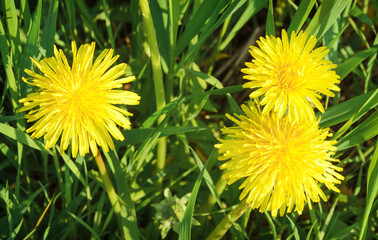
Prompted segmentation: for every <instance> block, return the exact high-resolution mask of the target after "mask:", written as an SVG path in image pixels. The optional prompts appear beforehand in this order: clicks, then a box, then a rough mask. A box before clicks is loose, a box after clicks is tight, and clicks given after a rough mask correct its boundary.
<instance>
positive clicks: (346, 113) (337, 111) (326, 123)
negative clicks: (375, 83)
mask: <svg viewBox="0 0 378 240" xmlns="http://www.w3.org/2000/svg"><path fill="white" fill-rule="evenodd" d="M375 91H376V90H375ZM375 91H374V90H372V91H370V92H367V93H365V94H362V95H360V96H357V97H354V98H352V99H349V100H347V101H345V102H342V103H339V104H337V105H335V106H332V107H329V108H327V109H326V111H325V112H324V113H323V114H321V115H317V116H321V120H320V122H319V125H320V127H322V128H325V127H330V126H334V125H336V124H338V123H341V122H344V121H346V120H348V119H350V118H352V117H353V116H354V115H355V114H356V112H358V111H359V109H361V108H362V106H363V105H364V104H365V103H366V102H367V101H368V99H370V98H371V97H372V96H373V94H374V93H375ZM371 103H372V104H373V105H372V106H375V105H374V102H373V101H372V102H371Z"/></svg>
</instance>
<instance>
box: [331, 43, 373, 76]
mask: <svg viewBox="0 0 378 240" xmlns="http://www.w3.org/2000/svg"><path fill="white" fill-rule="evenodd" d="M377 52H378V46H375V47H372V48H370V49H366V50H362V51H359V52H357V53H356V54H354V55H353V56H352V57H351V58H348V59H347V60H345V61H344V62H343V63H342V64H340V65H339V66H337V68H336V69H335V71H336V73H337V74H338V75H339V76H340V80H343V79H344V78H345V77H346V76H347V75H348V74H349V73H350V72H352V71H353V69H354V68H356V67H357V66H358V65H360V64H361V63H362V62H363V61H364V60H365V59H367V58H368V57H370V56H373V55H374V54H376V53H377Z"/></svg>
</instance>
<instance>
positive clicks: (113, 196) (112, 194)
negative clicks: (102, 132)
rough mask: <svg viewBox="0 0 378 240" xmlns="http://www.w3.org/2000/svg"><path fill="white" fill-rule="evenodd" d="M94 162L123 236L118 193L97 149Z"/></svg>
mask: <svg viewBox="0 0 378 240" xmlns="http://www.w3.org/2000/svg"><path fill="white" fill-rule="evenodd" d="M95 160H96V164H97V167H98V170H99V172H100V177H101V179H102V182H103V183H104V187H105V191H106V193H107V194H108V197H109V200H110V203H111V204H112V206H113V207H114V214H115V215H116V217H117V221H118V224H119V229H120V234H121V235H122V236H123V235H124V234H123V222H122V216H121V205H120V203H119V201H118V195H117V193H116V191H115V189H114V187H113V184H112V182H111V180H110V178H109V175H108V172H107V171H106V166H105V163H104V160H103V159H102V156H101V153H100V151H97V156H95Z"/></svg>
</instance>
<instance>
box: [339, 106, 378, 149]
mask: <svg viewBox="0 0 378 240" xmlns="http://www.w3.org/2000/svg"><path fill="white" fill-rule="evenodd" d="M377 123H378V111H375V112H374V113H373V114H372V115H371V116H370V117H369V118H367V119H366V120H365V121H364V122H362V123H361V124H360V125H358V126H357V127H356V128H355V129H353V130H352V131H351V132H349V133H348V134H347V135H346V136H345V137H343V138H341V139H340V141H339V142H338V143H337V150H338V151H341V150H344V149H347V148H351V147H354V146H356V145H357V144H360V143H362V142H365V141H367V140H369V139H371V138H373V137H375V136H377V135H378V124H377Z"/></svg>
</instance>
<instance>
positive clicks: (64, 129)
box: [20, 42, 140, 157]
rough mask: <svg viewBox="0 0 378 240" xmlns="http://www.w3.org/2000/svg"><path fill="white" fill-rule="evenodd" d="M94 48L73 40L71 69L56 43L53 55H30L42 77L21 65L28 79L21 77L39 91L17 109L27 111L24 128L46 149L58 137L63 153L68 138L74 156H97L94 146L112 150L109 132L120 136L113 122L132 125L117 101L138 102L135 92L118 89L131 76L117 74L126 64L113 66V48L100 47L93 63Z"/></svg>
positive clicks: (121, 71) (66, 146)
mask: <svg viewBox="0 0 378 240" xmlns="http://www.w3.org/2000/svg"><path fill="white" fill-rule="evenodd" d="M94 51H95V43H94V42H93V43H92V44H85V45H82V46H81V47H80V48H79V49H78V50H77V47H76V43H75V42H72V53H73V63H72V67H70V65H69V64H68V61H67V58H66V56H65V55H64V53H63V51H62V50H58V49H57V48H56V47H55V46H54V56H53V57H50V58H44V59H42V60H40V61H37V60H35V59H31V60H32V62H33V63H34V64H35V65H36V66H37V68H38V69H39V70H40V71H41V72H42V73H43V75H40V74H37V73H34V72H32V71H30V70H28V69H25V72H26V73H27V74H28V75H29V76H30V78H28V79H26V78H23V79H22V80H23V81H24V82H26V83H28V84H30V85H33V86H36V87H37V88H38V90H39V91H38V92H36V93H30V94H29V95H28V96H27V97H26V98H23V99H21V100H20V103H23V104H24V106H23V107H22V108H21V109H20V111H28V110H30V111H29V112H28V114H27V115H26V116H25V117H26V118H27V119H28V122H34V121H36V123H34V125H32V126H31V127H30V128H29V129H27V130H26V132H28V133H30V132H32V135H31V137H33V138H40V137H42V136H44V139H45V140H46V148H47V149H49V148H51V147H53V146H54V145H55V144H56V142H57V141H58V139H59V138H60V151H61V153H63V152H64V151H65V150H66V149H67V148H68V146H69V143H70V142H71V148H72V156H73V157H76V156H77V153H78V152H79V153H80V155H82V156H84V155H85V154H86V153H88V152H89V149H90V150H91V152H92V153H93V155H94V156H97V146H101V147H102V148H103V149H104V150H105V151H109V148H110V149H114V143H113V140H112V138H111V136H113V137H114V138H115V139H117V140H123V139H124V136H123V134H122V133H121V132H120V130H119V129H118V128H117V125H119V126H121V127H123V128H126V129H128V128H130V121H129V119H128V118H127V117H128V116H132V114H131V113H130V112H128V111H127V110H125V109H122V108H119V107H117V106H115V104H128V105H137V104H139V100H140V97H139V96H138V95H137V94H136V93H134V92H130V91H125V90H120V89H119V88H122V86H123V84H125V83H128V82H131V81H134V79H135V77H134V76H131V77H123V78H119V77H121V76H123V75H124V74H125V69H126V64H125V63H121V64H118V65H116V66H114V67H111V66H112V64H113V63H115V61H116V60H117V59H118V57H119V55H116V56H114V57H113V53H114V50H112V49H106V50H104V51H102V53H101V54H100V55H99V56H98V57H97V58H96V60H95V61H94V63H93V57H94ZM117 88H118V89H117ZM35 108H37V109H35ZM33 109H34V110H33Z"/></svg>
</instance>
